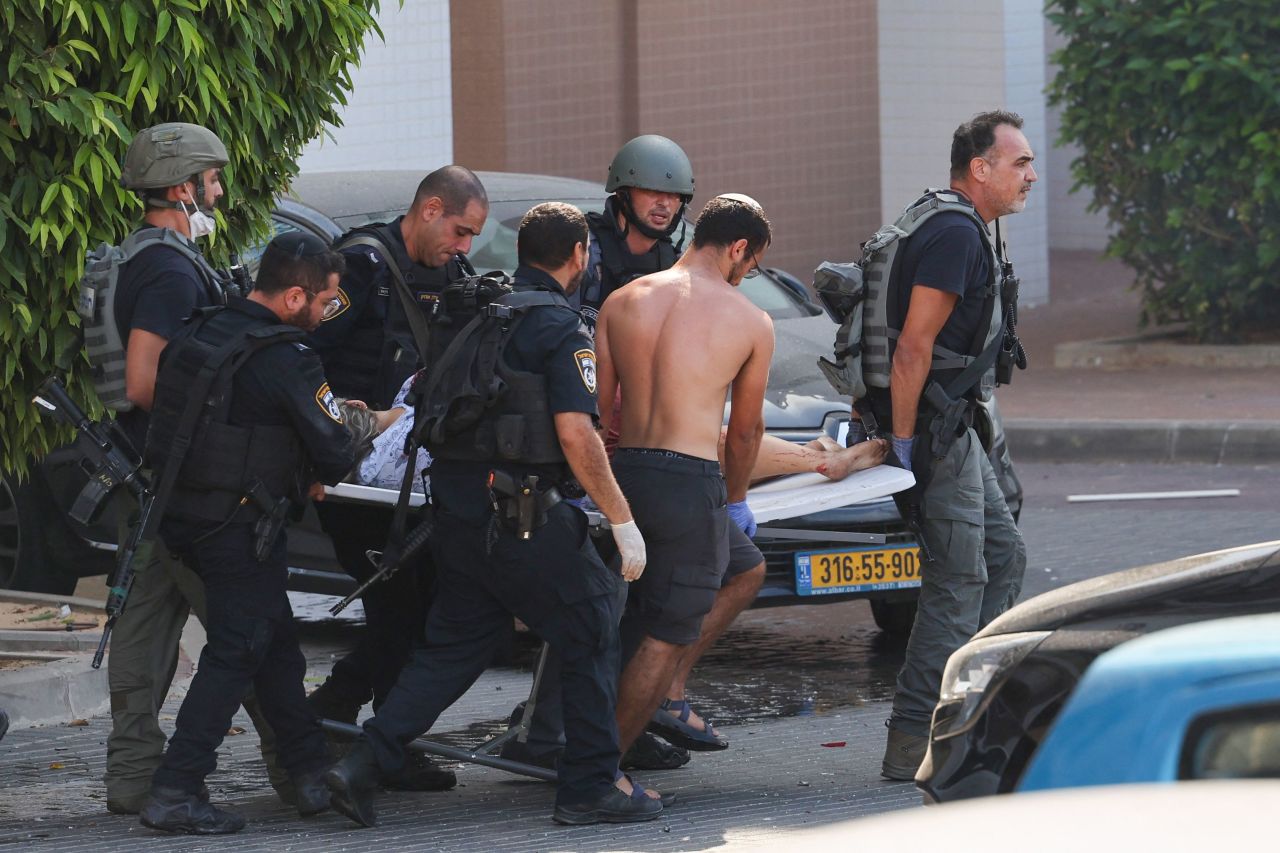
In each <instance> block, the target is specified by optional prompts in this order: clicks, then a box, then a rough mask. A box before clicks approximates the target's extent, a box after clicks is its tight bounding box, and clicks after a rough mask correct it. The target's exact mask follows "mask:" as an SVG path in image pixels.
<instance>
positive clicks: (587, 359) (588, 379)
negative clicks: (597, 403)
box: [573, 349, 596, 394]
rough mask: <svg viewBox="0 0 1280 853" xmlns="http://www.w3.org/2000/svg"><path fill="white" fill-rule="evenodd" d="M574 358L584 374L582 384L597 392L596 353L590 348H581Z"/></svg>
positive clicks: (579, 370) (580, 371)
mask: <svg viewBox="0 0 1280 853" xmlns="http://www.w3.org/2000/svg"><path fill="white" fill-rule="evenodd" d="M573 360H574V361H575V362H577V364H578V372H579V373H581V374H582V384H583V385H585V386H587V390H588V391H590V392H591V393H592V394H594V393H596V354H595V353H594V352H593V351H591V350H589V349H580V350H578V351H577V352H575V353H574V354H573Z"/></svg>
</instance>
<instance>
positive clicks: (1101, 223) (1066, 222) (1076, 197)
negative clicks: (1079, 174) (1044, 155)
mask: <svg viewBox="0 0 1280 853" xmlns="http://www.w3.org/2000/svg"><path fill="white" fill-rule="evenodd" d="M1044 42H1045V60H1044V61H1045V84H1046V85H1047V84H1048V83H1050V82H1052V80H1053V78H1054V75H1056V74H1057V73H1058V66H1057V65H1056V64H1055V63H1054V62H1053V61H1052V59H1051V58H1050V57H1051V56H1052V55H1053V52H1054V51H1056V50H1058V49H1059V48H1060V47H1062V46H1063V44H1065V42H1066V39H1065V38H1063V36H1062V34H1061V33H1059V32H1058V31H1057V29H1056V28H1055V27H1054V26H1053V24H1051V23H1049V21H1047V20H1046V21H1045V22H1044ZM1045 118H1046V121H1045V126H1046V129H1047V131H1048V136H1049V141H1050V142H1051V143H1055V145H1054V148H1053V151H1052V152H1051V158H1050V161H1049V166H1050V169H1051V172H1050V175H1049V246H1050V247H1051V248H1053V249H1090V250H1095V251H1101V250H1102V249H1104V248H1106V245H1107V238H1108V236H1109V235H1110V228H1109V227H1108V225H1107V216H1106V214H1105V213H1090V212H1089V211H1088V210H1087V208H1088V206H1089V202H1091V201H1092V200H1093V193H1092V191H1091V190H1090V189H1089V188H1088V187H1081V188H1080V189H1079V190H1077V191H1076V192H1074V193H1073V192H1071V187H1072V185H1074V184H1075V179H1074V178H1072V177H1071V161H1072V160H1074V159H1075V158H1077V157H1079V156H1080V147H1079V146H1078V145H1074V144H1070V145H1058V144H1056V143H1057V140H1058V134H1059V131H1060V129H1061V127H1062V110H1061V109H1060V108H1059V107H1046V108H1045Z"/></svg>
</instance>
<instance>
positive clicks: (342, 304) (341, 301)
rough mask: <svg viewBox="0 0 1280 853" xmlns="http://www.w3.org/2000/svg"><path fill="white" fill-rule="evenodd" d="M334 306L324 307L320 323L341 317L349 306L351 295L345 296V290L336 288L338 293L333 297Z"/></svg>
mask: <svg viewBox="0 0 1280 853" xmlns="http://www.w3.org/2000/svg"><path fill="white" fill-rule="evenodd" d="M334 301H335V305H336V306H337V307H335V308H325V311H324V314H323V315H322V316H321V317H320V322H321V323H327V322H329V321H330V320H332V319H333V318H335V317H341V316H342V315H343V313H344V312H345V311H346V310H347V309H348V308H350V307H351V297H350V296H347V292H346V291H345V290H343V289H342V288H341V287H339V288H338V295H337V296H335V297H334Z"/></svg>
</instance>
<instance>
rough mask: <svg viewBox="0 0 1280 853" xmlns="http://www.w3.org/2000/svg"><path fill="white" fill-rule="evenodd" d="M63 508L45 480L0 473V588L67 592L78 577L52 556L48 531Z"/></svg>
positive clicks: (72, 589) (59, 593)
mask: <svg viewBox="0 0 1280 853" xmlns="http://www.w3.org/2000/svg"><path fill="white" fill-rule="evenodd" d="M61 513H62V511H61V510H60V509H59V508H58V506H57V505H56V504H55V503H54V501H53V497H52V496H51V495H50V494H49V491H48V489H47V488H46V487H45V485H44V482H43V481H42V480H41V479H40V477H39V476H38V475H35V474H33V475H31V476H29V477H28V478H27V480H26V481H25V482H23V483H19V482H18V481H17V478H16V477H13V476H12V475H10V474H4V475H0V587H4V588H5V589H18V590H23V591H25V592H45V593H50V594H52V595H70V594H71V593H73V592H75V588H76V581H77V579H78V578H77V576H76V573H75V571H74V570H71V569H69V568H68V566H67V565H66V563H65V561H62V560H57V559H55V558H54V557H53V555H52V553H51V549H50V547H49V538H48V534H49V532H50V526H51V523H53V522H56V520H58V519H59V517H60V516H61Z"/></svg>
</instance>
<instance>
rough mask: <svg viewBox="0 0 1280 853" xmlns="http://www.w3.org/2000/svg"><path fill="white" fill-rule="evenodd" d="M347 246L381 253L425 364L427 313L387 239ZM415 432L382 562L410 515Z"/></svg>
mask: <svg viewBox="0 0 1280 853" xmlns="http://www.w3.org/2000/svg"><path fill="white" fill-rule="evenodd" d="M348 246H368V247H369V248H370V249H373V250H374V251H376V252H377V253H378V254H380V255H382V259H383V261H384V262H385V263H386V265H387V268H388V269H390V270H391V279H392V280H393V281H394V282H395V291H396V297H397V298H398V299H399V300H400V307H401V309H402V310H403V311H404V315H405V319H406V320H407V321H408V323H409V332H410V333H411V334H412V335H413V343H414V346H416V347H417V348H418V367H423V366H424V365H425V364H426V359H427V355H428V354H429V353H430V352H431V350H430V349H428V347H429V345H430V343H431V328H430V326H428V325H427V319H426V317H424V316H422V309H421V308H420V307H419V306H418V303H417V302H416V301H415V300H414V298H413V294H412V293H410V292H409V284H408V283H407V282H406V281H405V280H404V272H403V271H402V270H401V269H400V265H399V264H398V263H396V256H395V255H394V254H393V253H392V251H391V249H390V248H389V247H388V246H387V244H386V243H384V242H383V241H382V240H379V239H378V238H377V237H375V236H373V235H372V234H368V233H364V234H356V235H354V236H351V237H348V238H347V239H345V240H343V241H342V242H341V243H340V244H339V245H338V247H337V248H339V249H345V248H347V247H348ZM421 408H422V407H421V404H420V403H417V404H415V405H414V417H415V418H416V417H417V416H418V415H420V414H421ZM416 422H417V421H416V420H415V423H416ZM415 432H416V430H414V431H410V433H409V436H408V438H407V439H405V448H404V449H405V453H406V454H407V455H408V457H409V464H408V465H407V466H405V469H404V480H403V481H402V482H401V483H400V497H399V499H398V500H397V501H396V511H395V514H394V515H393V516H392V517H391V531H390V532H389V534H388V535H387V542H386V545H384V546H383V559H382V565H387V564H388V563H389V560H388V558H387V556H386V555H387V554H391V555H392V557H393V558H398V552H399V551H400V549H401V547H402V545H403V544H404V534H405V521H406V519H407V518H408V516H409V495H410V493H411V492H412V491H413V477H414V473H415V472H414V466H415V465H416V464H417V455H418V439H417V436H416V435H415Z"/></svg>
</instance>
